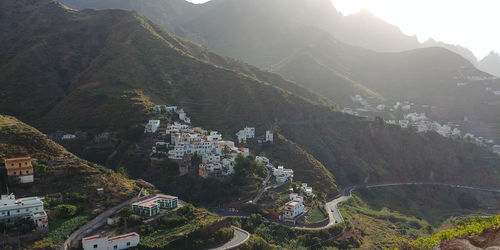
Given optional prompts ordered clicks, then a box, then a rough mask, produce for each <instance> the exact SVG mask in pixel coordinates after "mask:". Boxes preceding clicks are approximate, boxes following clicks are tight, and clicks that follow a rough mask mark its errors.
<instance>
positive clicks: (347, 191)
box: [327, 182, 500, 225]
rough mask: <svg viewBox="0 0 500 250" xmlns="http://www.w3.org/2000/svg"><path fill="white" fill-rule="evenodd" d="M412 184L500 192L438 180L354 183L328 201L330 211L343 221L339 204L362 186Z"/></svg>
mask: <svg viewBox="0 0 500 250" xmlns="http://www.w3.org/2000/svg"><path fill="white" fill-rule="evenodd" d="M410 185H438V186H445V187H451V188H459V189H468V190H473V191H482V192H493V193H500V189H498V188H490V187H473V186H465V185H457V184H449V183H437V182H393V183H375V184H360V185H353V186H350V187H347V188H344V189H343V190H342V191H341V194H342V196H340V197H338V198H336V199H333V200H331V201H329V202H328V203H327V205H328V207H330V209H329V210H328V211H331V212H333V217H334V218H335V221H337V222H342V221H344V218H343V217H342V214H341V213H340V211H339V208H338V204H339V203H341V202H343V201H346V200H348V199H349V198H351V192H352V191H353V190H354V189H356V188H361V187H364V188H376V187H389V186H410ZM330 224H332V221H331V220H330V223H329V224H328V225H330ZM333 224H335V223H333Z"/></svg>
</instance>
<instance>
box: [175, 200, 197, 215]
mask: <svg viewBox="0 0 500 250" xmlns="http://www.w3.org/2000/svg"><path fill="white" fill-rule="evenodd" d="M177 214H178V215H180V216H184V217H186V218H187V219H193V218H194V217H196V208H195V207H194V206H193V205H191V204H187V205H185V206H183V207H181V208H179V210H178V211H177Z"/></svg>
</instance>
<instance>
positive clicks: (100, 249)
mask: <svg viewBox="0 0 500 250" xmlns="http://www.w3.org/2000/svg"><path fill="white" fill-rule="evenodd" d="M139 240H140V236H139V234H138V233H135V232H134V233H128V234H122V235H118V236H116V237H112V238H108V237H102V236H100V235H94V236H90V237H85V238H83V239H82V247H83V249H84V250H95V249H97V250H114V249H118V250H119V249H127V248H131V247H136V246H137V245H139Z"/></svg>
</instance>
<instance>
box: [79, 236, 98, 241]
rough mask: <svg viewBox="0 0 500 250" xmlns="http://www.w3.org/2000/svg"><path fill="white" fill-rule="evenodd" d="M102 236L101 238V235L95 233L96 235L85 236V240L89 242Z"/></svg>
mask: <svg viewBox="0 0 500 250" xmlns="http://www.w3.org/2000/svg"><path fill="white" fill-rule="evenodd" d="M100 238H101V236H100V235H94V236H90V237H86V238H83V240H84V241H87V242H88V241H93V240H97V239H100Z"/></svg>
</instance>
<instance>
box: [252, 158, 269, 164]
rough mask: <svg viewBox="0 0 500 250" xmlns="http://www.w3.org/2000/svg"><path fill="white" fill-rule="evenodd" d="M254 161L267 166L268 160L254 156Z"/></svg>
mask: <svg viewBox="0 0 500 250" xmlns="http://www.w3.org/2000/svg"><path fill="white" fill-rule="evenodd" d="M255 161H256V162H258V163H262V164H264V165H266V166H267V165H269V163H270V162H269V159H268V158H266V157H264V156H255Z"/></svg>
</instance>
